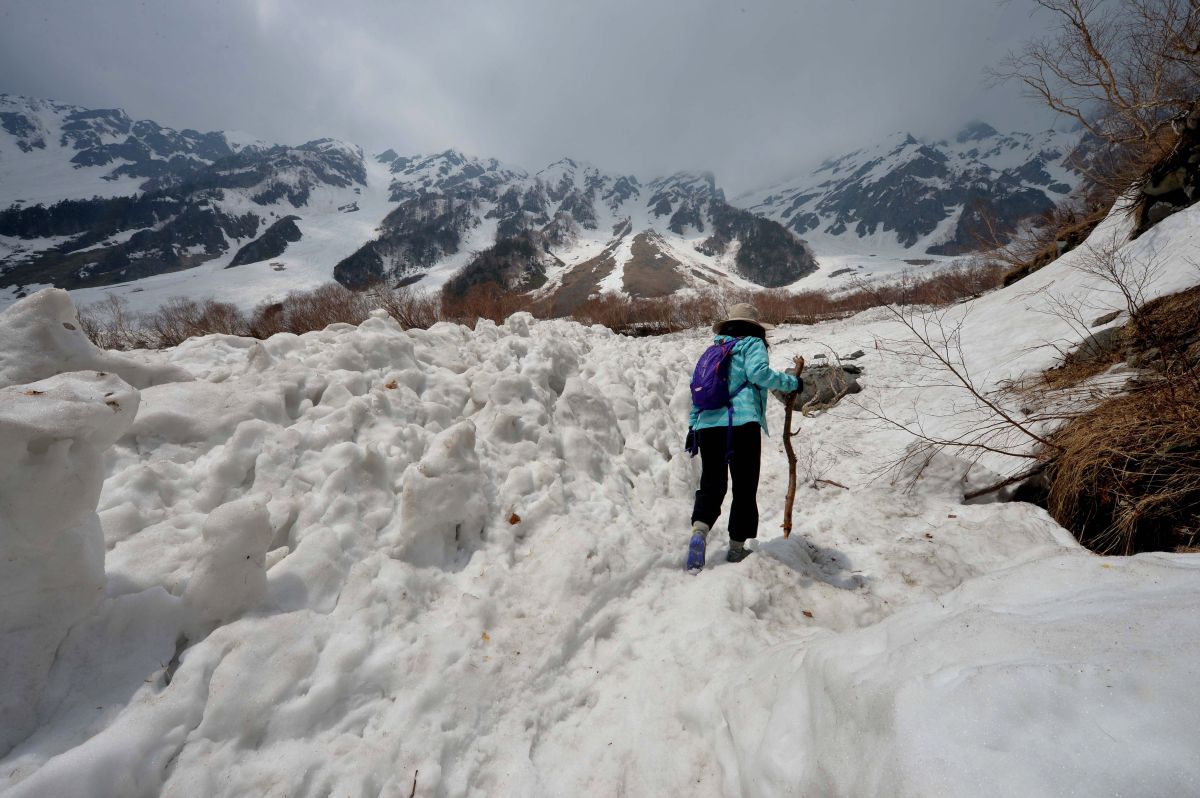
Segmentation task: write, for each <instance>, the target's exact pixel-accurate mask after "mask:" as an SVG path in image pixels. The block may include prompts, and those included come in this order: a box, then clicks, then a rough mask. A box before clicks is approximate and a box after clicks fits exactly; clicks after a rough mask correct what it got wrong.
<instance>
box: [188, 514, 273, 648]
mask: <svg viewBox="0 0 1200 798" xmlns="http://www.w3.org/2000/svg"><path fill="white" fill-rule="evenodd" d="M203 536H204V546H205V550H204V553H203V554H202V555H201V558H200V563H199V565H198V566H197V568H196V572H195V573H194V574H192V578H191V579H190V580H189V581H188V584H187V588H186V589H185V590H184V593H183V603H184V607H185V608H186V610H187V612H188V614H189V615H190V624H191V628H190V629H189V636H190V637H192V638H193V639H194V638H197V637H200V636H203V635H204V634H205V633H206V632H208V631H209V630H210V629H211V628H212V627H214V626H216V625H218V624H220V623H222V622H227V621H231V620H234V619H235V618H237V617H238V616H239V615H241V614H243V613H245V612H247V611H248V610H251V609H253V608H254V607H256V606H258V605H259V604H260V603H262V600H263V598H264V597H265V596H266V594H267V569H266V557H267V548H268V547H269V546H270V545H271V537H272V532H271V519H270V516H269V515H268V513H267V508H266V507H265V506H264V505H263V504H262V503H261V502H258V501H255V500H254V499H238V500H237V501H232V502H229V503H228V504H223V505H221V506H220V507H218V508H217V509H215V510H213V511H212V513H210V514H209V516H208V520H207V521H205V522H204V532H203Z"/></svg>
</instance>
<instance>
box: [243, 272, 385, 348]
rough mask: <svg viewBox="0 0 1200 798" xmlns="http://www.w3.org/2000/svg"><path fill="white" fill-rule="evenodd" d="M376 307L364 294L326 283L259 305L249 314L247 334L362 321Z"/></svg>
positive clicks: (295, 331) (260, 335)
mask: <svg viewBox="0 0 1200 798" xmlns="http://www.w3.org/2000/svg"><path fill="white" fill-rule="evenodd" d="M375 307H376V305H375V304H374V303H372V301H371V297H370V295H369V294H367V293H363V292H358V291H351V290H350V289H349V288H346V287H345V286H343V285H340V284H339V283H326V284H325V285H322V286H318V287H317V288H314V289H312V290H311V291H292V292H291V293H289V294H288V295H287V296H286V297H284V298H283V300H282V301H280V302H267V303H263V304H262V305H259V306H258V307H257V308H255V310H254V313H253V315H252V316H251V319H250V323H249V334H250V335H253V336H254V337H255V338H269V337H271V336H272V335H275V334H276V333H281V332H288V333H293V334H295V335H301V334H303V333H306V332H311V331H313V330H323V329H325V328H326V327H328V326H329V325H331V324H337V323H343V324H361V323H362V322H363V321H365V320H366V319H367V316H368V314H370V312H371V311H372V310H374V309H375Z"/></svg>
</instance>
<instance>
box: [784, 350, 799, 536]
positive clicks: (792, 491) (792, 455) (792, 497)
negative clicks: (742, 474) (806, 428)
mask: <svg viewBox="0 0 1200 798" xmlns="http://www.w3.org/2000/svg"><path fill="white" fill-rule="evenodd" d="M793 363H795V365H796V378H797V379H799V377H800V372H801V371H803V370H804V358H803V357H800V356H799V355H797V356H796V358H795V360H794V361H793ZM795 405H796V394H795V393H790V394H788V396H787V398H786V399H784V400H783V451H784V453H785V454H787V460H788V489H787V498H786V499H785V500H784V504H783V537H784V538H785V539H786V538H787V537H788V536H789V535H791V534H792V505H794V504H795V503H796V450H795V449H793V448H792V438H793V437H795V436H796V435H798V434H799V432H800V430H799V429H797V430H796V431H795V432H792V409H793V408H794V407H795Z"/></svg>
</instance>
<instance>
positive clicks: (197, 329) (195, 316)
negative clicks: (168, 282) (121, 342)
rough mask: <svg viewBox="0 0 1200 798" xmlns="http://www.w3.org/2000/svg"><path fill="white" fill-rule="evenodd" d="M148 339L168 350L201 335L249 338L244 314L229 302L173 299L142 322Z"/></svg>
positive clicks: (183, 298) (248, 326)
mask: <svg viewBox="0 0 1200 798" xmlns="http://www.w3.org/2000/svg"><path fill="white" fill-rule="evenodd" d="M141 323H142V325H143V327H144V330H145V331H146V334H147V338H146V340H147V341H148V342H149V343H150V345H151V346H153V347H155V348H158V349H166V348H168V347H172V346H178V345H179V344H181V343H183V342H184V341H186V340H187V339H188V338H192V337H195V336H199V335H211V334H214V333H219V334H223V335H249V334H250V325H249V322H248V321H247V319H246V317H245V315H244V314H243V313H242V312H241V311H240V310H238V308H237V307H236V306H234V305H231V304H229V303H228V302H218V301H216V300H215V299H205V300H203V301H198V300H195V299H187V298H185V297H172V298H171V299H169V300H167V302H166V304H164V305H163V306H162V307H160V308H159V309H158V310H156V311H154V312H153V313H151V314H149V315H147V316H145V317H144V318H143V319H142V322H141Z"/></svg>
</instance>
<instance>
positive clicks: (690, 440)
mask: <svg viewBox="0 0 1200 798" xmlns="http://www.w3.org/2000/svg"><path fill="white" fill-rule="evenodd" d="M683 450H684V451H685V452H687V453H688V454H690V455H691V456H692V457H695V456H696V455H698V454H700V441H698V440H696V430H694V429H692V428H691V427H688V434H687V438H685V439H684V441H683Z"/></svg>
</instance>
